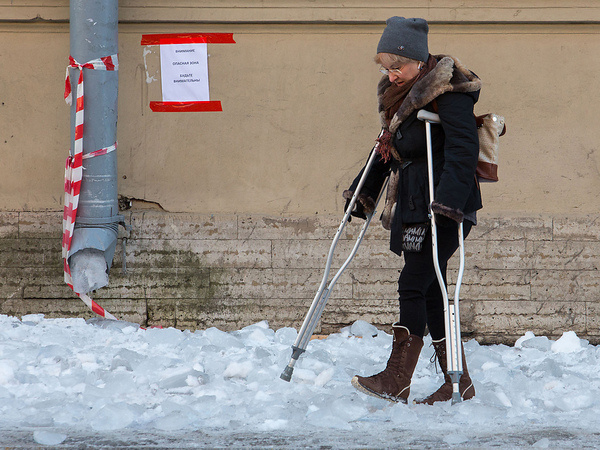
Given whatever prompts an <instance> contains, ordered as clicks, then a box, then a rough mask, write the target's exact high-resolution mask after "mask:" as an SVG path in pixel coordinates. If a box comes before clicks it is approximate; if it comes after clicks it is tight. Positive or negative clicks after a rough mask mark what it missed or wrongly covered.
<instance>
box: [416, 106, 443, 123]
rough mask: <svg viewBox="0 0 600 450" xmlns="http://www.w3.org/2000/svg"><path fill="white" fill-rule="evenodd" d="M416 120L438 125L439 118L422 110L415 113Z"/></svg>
mask: <svg viewBox="0 0 600 450" xmlns="http://www.w3.org/2000/svg"><path fill="white" fill-rule="evenodd" d="M417 119H419V120H422V121H423V122H425V121H427V122H431V123H440V116H439V115H438V114H436V113H433V112H431V111H426V110H424V109H422V110H420V111H419V112H418V113H417Z"/></svg>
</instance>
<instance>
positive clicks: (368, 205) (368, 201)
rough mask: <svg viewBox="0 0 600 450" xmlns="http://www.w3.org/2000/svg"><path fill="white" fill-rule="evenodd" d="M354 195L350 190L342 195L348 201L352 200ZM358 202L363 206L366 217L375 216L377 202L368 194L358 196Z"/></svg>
mask: <svg viewBox="0 0 600 450" xmlns="http://www.w3.org/2000/svg"><path fill="white" fill-rule="evenodd" d="M353 195H354V191H351V190H349V189H348V190H345V191H344V192H343V193H342V196H343V197H344V198H345V199H346V200H351V199H352V196H353ZM356 202H357V203H360V206H362V208H361V209H362V211H363V212H364V214H366V215H369V214H373V211H375V200H373V199H372V198H371V197H369V196H368V195H366V194H358V197H356Z"/></svg>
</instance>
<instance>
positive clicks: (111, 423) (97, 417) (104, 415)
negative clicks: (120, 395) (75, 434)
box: [91, 403, 135, 431]
mask: <svg viewBox="0 0 600 450" xmlns="http://www.w3.org/2000/svg"><path fill="white" fill-rule="evenodd" d="M94 412H95V414H93V413H94ZM92 414H93V416H92V420H91V426H92V429H94V430H96V431H110V430H119V429H121V428H127V427H128V426H129V425H131V423H132V422H133V420H134V419H135V415H134V413H133V412H132V411H131V410H130V409H129V407H128V406H127V404H125V403H118V404H114V405H105V406H102V407H101V408H100V409H99V410H98V411H92Z"/></svg>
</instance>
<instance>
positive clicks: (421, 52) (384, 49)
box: [377, 16, 429, 62]
mask: <svg viewBox="0 0 600 450" xmlns="http://www.w3.org/2000/svg"><path fill="white" fill-rule="evenodd" d="M386 25H387V26H386V27H385V30H383V34H382V35H381V39H380V40H379V44H378V45H377V53H392V54H394V55H400V56H405V57H406V58H410V59H416V60H417V61H424V62H426V61H427V59H429V49H428V47H427V32H428V31H429V26H428V25H427V21H425V19H405V18H404V17H398V16H394V17H390V18H389V19H388V20H387V21H386Z"/></svg>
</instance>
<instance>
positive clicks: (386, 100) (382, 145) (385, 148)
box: [377, 55, 437, 162]
mask: <svg viewBox="0 0 600 450" xmlns="http://www.w3.org/2000/svg"><path fill="white" fill-rule="evenodd" d="M436 65H437V59H435V58H434V57H433V56H432V55H429V59H428V60H427V62H426V63H425V65H424V66H423V67H422V68H421V70H420V72H419V74H418V75H417V76H416V77H414V78H412V79H411V80H409V81H407V82H405V83H402V84H401V85H400V86H397V85H395V84H394V83H390V81H389V78H388V77H387V76H384V77H383V78H382V80H381V82H380V86H381V85H382V83H386V82H387V84H389V86H388V87H387V88H385V90H384V92H383V94H381V97H380V102H379V112H380V113H383V115H384V118H385V123H386V126H385V127H384V131H383V134H382V135H381V137H379V138H378V139H377V142H379V147H378V151H379V154H380V155H381V158H382V159H383V162H388V161H389V160H390V158H391V146H392V145H393V144H392V138H393V134H392V133H391V132H390V131H389V126H390V122H391V120H392V118H393V117H394V115H395V114H396V112H398V109H400V106H402V102H404V99H405V98H406V96H407V95H408V93H409V92H410V90H411V89H412V87H413V86H414V85H415V84H416V83H417V81H419V80H421V79H422V78H423V77H424V76H425V75H427V74H428V73H429V72H431V70H432V69H433V68H434V67H435V66H436Z"/></svg>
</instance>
